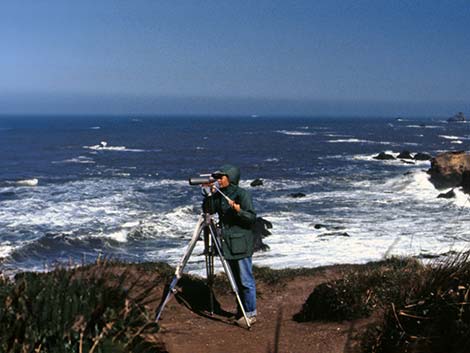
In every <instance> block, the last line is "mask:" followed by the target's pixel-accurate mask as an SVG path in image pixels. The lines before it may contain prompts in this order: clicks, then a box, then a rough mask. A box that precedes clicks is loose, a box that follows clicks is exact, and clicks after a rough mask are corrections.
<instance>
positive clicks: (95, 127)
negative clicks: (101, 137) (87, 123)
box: [90, 126, 101, 130]
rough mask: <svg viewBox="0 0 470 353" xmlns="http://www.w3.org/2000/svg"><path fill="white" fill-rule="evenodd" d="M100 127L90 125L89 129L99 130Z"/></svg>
mask: <svg viewBox="0 0 470 353" xmlns="http://www.w3.org/2000/svg"><path fill="white" fill-rule="evenodd" d="M99 129H101V126H92V127H90V130H99Z"/></svg>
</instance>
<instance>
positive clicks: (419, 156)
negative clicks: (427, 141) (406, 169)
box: [413, 152, 432, 161]
mask: <svg viewBox="0 0 470 353" xmlns="http://www.w3.org/2000/svg"><path fill="white" fill-rule="evenodd" d="M413 159H414V160H415V161H429V160H431V159H432V157H431V155H429V154H427V153H421V152H419V153H416V154H415V156H414V157H413Z"/></svg>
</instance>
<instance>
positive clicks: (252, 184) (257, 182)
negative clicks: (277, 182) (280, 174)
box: [250, 179, 263, 187]
mask: <svg viewBox="0 0 470 353" xmlns="http://www.w3.org/2000/svg"><path fill="white" fill-rule="evenodd" d="M261 185H263V180H262V179H255V180H253V181H252V182H251V183H250V186H253V187H254V186H261Z"/></svg>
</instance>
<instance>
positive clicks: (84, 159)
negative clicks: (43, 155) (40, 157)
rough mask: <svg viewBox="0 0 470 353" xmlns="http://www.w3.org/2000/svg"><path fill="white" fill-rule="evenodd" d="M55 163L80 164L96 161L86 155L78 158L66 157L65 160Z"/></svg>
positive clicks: (54, 162) (55, 162)
mask: <svg viewBox="0 0 470 353" xmlns="http://www.w3.org/2000/svg"><path fill="white" fill-rule="evenodd" d="M52 163H53V164H61V163H78V164H94V163H96V162H95V161H94V160H93V158H90V157H85V156H78V157H77V158H70V159H65V160H63V161H53V162H52Z"/></svg>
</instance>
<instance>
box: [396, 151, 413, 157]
mask: <svg viewBox="0 0 470 353" xmlns="http://www.w3.org/2000/svg"><path fill="white" fill-rule="evenodd" d="M397 158H398V159H413V156H411V153H410V151H401V152H400V154H399V155H398V156H397Z"/></svg>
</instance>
